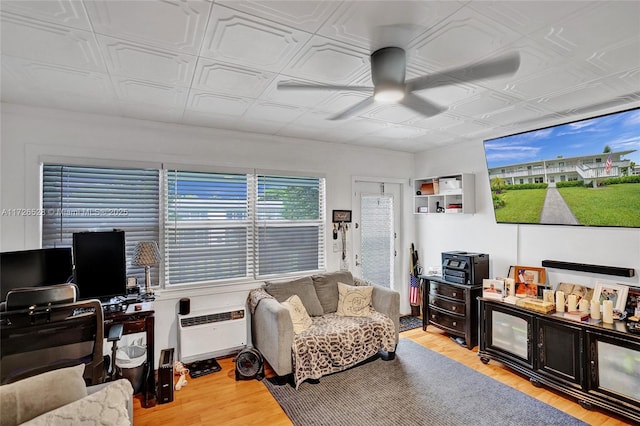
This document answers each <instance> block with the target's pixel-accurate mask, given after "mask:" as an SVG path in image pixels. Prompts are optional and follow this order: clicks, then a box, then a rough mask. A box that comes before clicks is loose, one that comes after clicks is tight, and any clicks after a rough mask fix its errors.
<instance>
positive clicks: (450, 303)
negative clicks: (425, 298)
mask: <svg viewBox="0 0 640 426" xmlns="http://www.w3.org/2000/svg"><path fill="white" fill-rule="evenodd" d="M429 305H431V306H434V307H437V308H440V309H444V310H446V311H449V312H453V313H455V314H460V315H464V313H465V311H464V307H465V304H464V302H458V301H455V300H451V299H445V298H443V297H440V296H436V295H433V294H430V295H429Z"/></svg>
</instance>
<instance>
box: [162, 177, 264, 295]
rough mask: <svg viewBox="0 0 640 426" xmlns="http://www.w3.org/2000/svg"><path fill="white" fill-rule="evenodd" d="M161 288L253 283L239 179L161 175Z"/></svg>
mask: <svg viewBox="0 0 640 426" xmlns="http://www.w3.org/2000/svg"><path fill="white" fill-rule="evenodd" d="M165 177H166V178H165V182H166V199H167V208H166V212H165V282H166V283H167V284H168V285H171V284H183V283H195V282H203V281H208V282H210V281H218V280H224V279H232V278H247V277H252V275H253V271H252V268H251V262H249V258H248V255H249V253H251V252H252V247H251V245H252V238H251V236H250V231H251V218H250V214H249V202H248V192H247V188H248V183H247V180H248V179H247V176H246V175H244V174H228V173H224V174H223V173H203V172H189V171H178V170H167V171H165Z"/></svg>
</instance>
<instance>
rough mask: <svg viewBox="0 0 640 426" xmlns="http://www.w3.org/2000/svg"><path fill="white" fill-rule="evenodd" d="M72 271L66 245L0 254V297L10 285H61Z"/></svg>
mask: <svg viewBox="0 0 640 426" xmlns="http://www.w3.org/2000/svg"><path fill="white" fill-rule="evenodd" d="M72 274H73V265H72V262H71V248H70V247H66V248H47V249H36V250H23V251H12V252H4V253H0V300H2V301H4V300H6V298H7V293H8V292H9V291H10V290H12V289H14V288H19V287H39V286H45V285H55V284H64V283H66V282H69V281H70V279H71V276H72Z"/></svg>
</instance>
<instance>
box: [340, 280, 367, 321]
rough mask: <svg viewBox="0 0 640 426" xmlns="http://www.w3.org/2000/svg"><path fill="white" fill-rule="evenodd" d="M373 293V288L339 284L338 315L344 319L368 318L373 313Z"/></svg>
mask: <svg viewBox="0 0 640 426" xmlns="http://www.w3.org/2000/svg"><path fill="white" fill-rule="evenodd" d="M372 293H373V287H366V286H365V287H356V286H352V285H346V284H344V283H341V282H339V283H338V310H337V311H336V314H337V315H340V316H344V317H368V316H369V315H371V313H372V312H373V307H372V306H371V294H372Z"/></svg>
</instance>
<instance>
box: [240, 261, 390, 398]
mask: <svg viewBox="0 0 640 426" xmlns="http://www.w3.org/2000/svg"><path fill="white" fill-rule="evenodd" d="M339 282H340V283H343V284H346V285H349V286H371V287H373V290H372V292H371V306H372V307H373V310H374V312H372V313H371V315H368V316H365V317H350V316H341V315H339V314H337V313H336V311H337V308H338V299H339V295H338V283H339ZM294 294H295V295H298V296H299V298H300V299H301V301H302V304H303V305H304V307H305V308H306V311H307V313H308V314H309V315H310V316H311V319H312V322H313V324H312V326H311V327H310V328H309V329H308V330H306V331H304V332H301V333H299V334H295V333H294V327H293V322H292V319H291V315H290V313H289V311H288V310H287V308H285V307H284V306H283V305H282V303H281V302H284V301H285V300H287V299H288V298H289V297H291V296H292V295H294ZM249 299H250V305H251V310H252V318H251V319H252V339H253V344H254V346H255V347H256V348H257V349H258V350H259V351H260V352H261V353H262V355H263V357H264V358H265V360H266V361H267V362H268V363H269V365H270V366H271V368H272V369H273V370H274V372H275V373H276V375H277V376H278V377H277V379H278V382H279V383H280V384H284V383H286V382H287V381H288V380H289V378H290V377H293V382H294V384H295V385H296V386H298V385H300V383H302V382H303V381H304V380H306V379H319V378H320V377H321V376H323V375H326V374H330V373H333V372H336V371H341V370H345V369H347V368H349V367H351V366H353V365H356V364H358V363H360V362H362V361H364V360H366V359H368V358H370V357H372V356H374V355H376V354H377V353H379V352H380V353H381V355H382V357H383V359H393V357H394V356H395V347H396V345H397V343H398V338H399V332H398V330H399V328H400V313H399V311H400V295H399V293H398V292H397V291H394V290H391V289H389V288H385V287H382V286H379V285H375V284H370V283H367V282H365V281H362V280H360V279H358V278H355V279H354V278H353V276H352V275H351V273H350V272H348V271H347V272H332V273H326V274H320V275H313V276H307V277H303V278H300V279H297V280H294V281H288V282H279V283H270V282H267V283H266V284H265V285H264V286H263V287H262V288H261V289H258V290H253V291H252V292H251V293H250V297H249Z"/></svg>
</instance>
